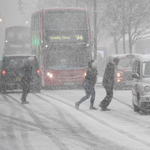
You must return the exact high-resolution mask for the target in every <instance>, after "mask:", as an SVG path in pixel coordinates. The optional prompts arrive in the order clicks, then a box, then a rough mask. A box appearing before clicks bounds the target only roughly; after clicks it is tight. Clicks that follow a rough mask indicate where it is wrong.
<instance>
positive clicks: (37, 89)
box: [35, 84, 41, 93]
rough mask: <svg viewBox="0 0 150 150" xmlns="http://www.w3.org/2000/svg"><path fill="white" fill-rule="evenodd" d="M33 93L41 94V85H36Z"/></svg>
mask: <svg viewBox="0 0 150 150" xmlns="http://www.w3.org/2000/svg"><path fill="white" fill-rule="evenodd" d="M35 91H36V93H41V84H38V86H37V87H36V89H35Z"/></svg>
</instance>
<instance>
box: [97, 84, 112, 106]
mask: <svg viewBox="0 0 150 150" xmlns="http://www.w3.org/2000/svg"><path fill="white" fill-rule="evenodd" d="M104 88H105V90H106V96H105V98H104V99H103V100H102V101H101V103H100V106H101V108H107V107H108V105H109V104H110V102H111V100H112V98H113V87H109V89H108V88H106V87H104Z"/></svg>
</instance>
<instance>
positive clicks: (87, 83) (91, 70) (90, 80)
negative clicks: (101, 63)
mask: <svg viewBox="0 0 150 150" xmlns="http://www.w3.org/2000/svg"><path fill="white" fill-rule="evenodd" d="M97 75H98V71H97V61H94V60H91V61H89V62H88V70H87V72H86V76H85V79H84V82H83V87H84V89H85V94H86V95H85V96H84V97H82V98H81V99H80V101H78V102H76V103H75V107H76V109H79V105H80V104H81V103H82V102H84V101H85V100H87V99H88V98H89V97H90V96H91V99H90V109H96V108H95V107H94V106H93V105H94V101H95V84H96V82H97Z"/></svg>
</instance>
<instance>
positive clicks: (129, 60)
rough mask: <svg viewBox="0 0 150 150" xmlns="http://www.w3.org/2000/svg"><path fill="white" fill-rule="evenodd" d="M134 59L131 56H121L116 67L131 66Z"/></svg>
mask: <svg viewBox="0 0 150 150" xmlns="http://www.w3.org/2000/svg"><path fill="white" fill-rule="evenodd" d="M134 60H135V59H133V58H121V59H119V63H118V65H117V68H128V67H132V65H133V63H134Z"/></svg>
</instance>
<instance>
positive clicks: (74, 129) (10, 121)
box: [0, 87, 150, 150]
mask: <svg viewBox="0 0 150 150" xmlns="http://www.w3.org/2000/svg"><path fill="white" fill-rule="evenodd" d="M82 96H84V90H42V92H41V93H40V94H34V93H30V94H29V95H28V97H27V100H28V101H29V102H30V103H29V104H28V105H22V104H21V103H20V97H21V93H20V92H17V93H12V92H10V93H8V94H6V95H2V94H1V95H0V150H1V149H2V150H50V149H51V150H149V149H150V141H149V138H150V131H149V129H150V120H149V118H150V117H149V116H141V115H140V114H138V113H136V112H134V111H133V107H132V101H131V91H114V98H113V100H112V102H111V104H110V106H109V108H110V109H111V111H107V112H102V111H100V108H98V104H99V103H100V101H101V100H102V99H103V98H104V96H105V91H104V89H103V88H100V87H96V100H95V107H97V108H98V109H97V110H89V100H87V101H85V102H84V103H82V104H81V105H80V108H79V110H76V109H75V107H74V103H75V102H76V101H78V100H79V99H80V98H81V97H82Z"/></svg>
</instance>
